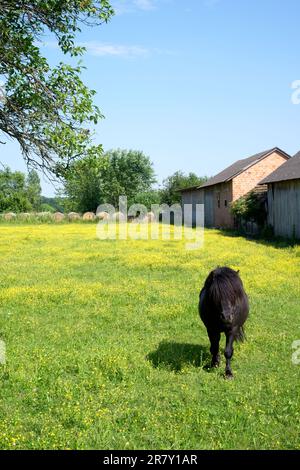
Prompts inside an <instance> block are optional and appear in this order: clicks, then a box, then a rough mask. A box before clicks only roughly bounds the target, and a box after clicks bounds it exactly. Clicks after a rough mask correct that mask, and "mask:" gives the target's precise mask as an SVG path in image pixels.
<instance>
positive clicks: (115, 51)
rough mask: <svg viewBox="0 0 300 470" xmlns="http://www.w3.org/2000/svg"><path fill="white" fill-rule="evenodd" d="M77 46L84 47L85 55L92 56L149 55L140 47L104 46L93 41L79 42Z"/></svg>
mask: <svg viewBox="0 0 300 470" xmlns="http://www.w3.org/2000/svg"><path fill="white" fill-rule="evenodd" d="M79 46H82V47H85V48H86V50H87V53H88V54H90V55H93V56H116V57H143V56H144V57H145V56H146V55H148V54H149V50H148V49H146V48H145V47H141V46H126V45H122V44H104V43H99V42H93V41H89V42H81V43H79Z"/></svg>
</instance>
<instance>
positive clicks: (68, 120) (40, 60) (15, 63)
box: [0, 0, 113, 176]
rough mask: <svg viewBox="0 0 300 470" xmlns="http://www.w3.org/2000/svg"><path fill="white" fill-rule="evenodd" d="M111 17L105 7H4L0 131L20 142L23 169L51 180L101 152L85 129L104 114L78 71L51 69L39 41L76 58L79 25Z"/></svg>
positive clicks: (65, 2)
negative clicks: (46, 39) (48, 40)
mask: <svg viewBox="0 0 300 470" xmlns="http://www.w3.org/2000/svg"><path fill="white" fill-rule="evenodd" d="M112 14H113V10H112V8H111V6H110V3H109V2H108V0H97V1H96V0H84V1H83V0H72V1H70V0H32V1H27V0H19V1H16V2H12V1H11V0H1V9H0V79H1V81H2V82H3V83H4V85H3V87H2V91H1V94H0V131H1V132H2V133H3V134H4V136H6V137H7V136H9V137H10V138H13V139H15V140H17V141H18V142H19V144H20V147H21V150H22V153H23V156H24V158H25V161H26V162H27V163H28V164H30V165H31V166H32V167H35V168H40V169H42V170H43V171H44V172H46V173H48V174H49V175H55V176H60V175H63V174H64V172H65V170H66V169H68V168H69V166H70V164H71V162H72V161H73V160H75V159H78V158H81V157H83V156H85V155H94V154H95V153H98V152H99V150H100V149H101V146H98V147H94V146H93V145H92V133H91V131H90V127H91V125H92V124H96V123H97V122H98V120H99V119H100V118H101V117H102V114H101V112H100V110H99V109H98V108H97V107H96V106H95V105H94V104H93V97H94V95H95V91H93V90H89V89H88V88H87V86H86V85H85V84H84V83H83V81H82V80H81V78H80V75H81V71H82V68H83V66H82V64H81V63H80V62H78V64H77V65H75V66H71V65H69V64H67V63H63V62H60V63H59V64H58V65H57V66H54V67H51V66H50V65H49V63H48V62H47V60H46V58H45V57H43V55H42V54H41V50H40V47H39V46H40V42H41V39H42V37H43V35H44V33H45V32H48V33H49V32H50V33H52V34H53V35H54V37H55V39H56V41H57V44H58V46H59V48H60V49H61V51H62V52H63V53H64V54H69V56H72V57H75V56H80V55H81V54H82V53H83V52H84V48H83V47H76V44H75V39H76V34H77V33H78V32H79V31H80V28H81V27H82V25H88V26H93V25H100V24H102V23H103V22H107V21H108V20H109V19H110V17H111V16H112ZM1 140H3V137H2V139H1V137H0V141H1ZM2 143H3V142H2Z"/></svg>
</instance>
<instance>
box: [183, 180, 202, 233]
mask: <svg viewBox="0 0 300 470" xmlns="http://www.w3.org/2000/svg"><path fill="white" fill-rule="evenodd" d="M181 203H182V207H183V209H184V204H192V205H193V216H192V224H193V225H195V224H196V204H204V191H203V190H201V189H195V190H193V191H186V192H184V193H182V196H181Z"/></svg>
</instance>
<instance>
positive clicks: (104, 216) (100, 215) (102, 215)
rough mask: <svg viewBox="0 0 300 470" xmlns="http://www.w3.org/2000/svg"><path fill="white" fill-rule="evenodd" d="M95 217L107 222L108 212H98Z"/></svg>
mask: <svg viewBox="0 0 300 470" xmlns="http://www.w3.org/2000/svg"><path fill="white" fill-rule="evenodd" d="M96 217H97V219H99V220H108V219H109V213H108V212H105V211H103V212H98V213H97V214H96Z"/></svg>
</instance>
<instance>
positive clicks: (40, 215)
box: [36, 211, 51, 218]
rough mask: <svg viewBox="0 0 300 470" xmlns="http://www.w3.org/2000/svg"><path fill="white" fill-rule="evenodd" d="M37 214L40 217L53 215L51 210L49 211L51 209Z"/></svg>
mask: <svg viewBox="0 0 300 470" xmlns="http://www.w3.org/2000/svg"><path fill="white" fill-rule="evenodd" d="M36 215H37V216H38V217H42V218H43V217H49V216H51V212H49V211H47V212H37V213H36Z"/></svg>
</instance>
